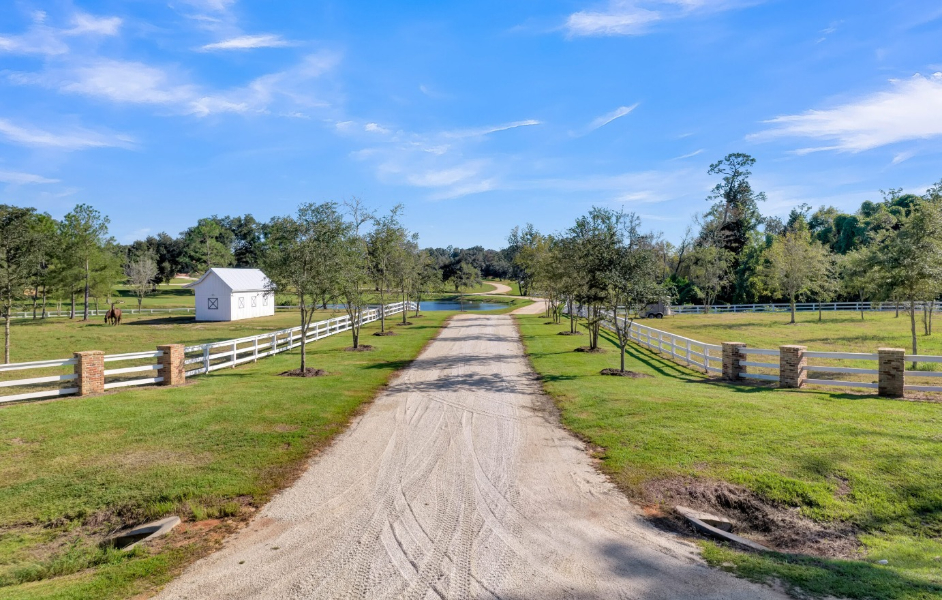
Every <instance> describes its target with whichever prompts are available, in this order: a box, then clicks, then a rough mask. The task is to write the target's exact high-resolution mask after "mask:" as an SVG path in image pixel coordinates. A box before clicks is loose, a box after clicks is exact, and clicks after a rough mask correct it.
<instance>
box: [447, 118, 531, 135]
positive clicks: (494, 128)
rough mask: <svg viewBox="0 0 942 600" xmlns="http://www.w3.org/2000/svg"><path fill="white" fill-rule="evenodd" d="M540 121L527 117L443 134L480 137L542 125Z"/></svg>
mask: <svg viewBox="0 0 942 600" xmlns="http://www.w3.org/2000/svg"><path fill="white" fill-rule="evenodd" d="M541 124H542V123H541V122H540V121H537V120H536V119H525V120H523V121H513V122H511V123H504V124H502V125H491V126H487V127H478V128H474V129H460V130H457V131H447V132H445V133H443V134H442V135H443V136H444V137H446V138H469V137H480V136H484V135H488V134H491V133H497V132H498V131H507V130H508V129H516V128H517V127H532V126H533V125H541Z"/></svg>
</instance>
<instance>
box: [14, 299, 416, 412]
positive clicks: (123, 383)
mask: <svg viewBox="0 0 942 600" xmlns="http://www.w3.org/2000/svg"><path fill="white" fill-rule="evenodd" d="M403 306H405V310H415V303H414V302H407V303H406V304H405V305H403V303H402V302H397V303H395V304H387V305H386V307H385V309H384V311H385V315H386V316H387V317H390V316H392V315H395V314H399V313H401V312H402V311H403ZM381 310H383V309H382V308H380V307H378V308H373V309H369V310H367V311H364V313H363V317H362V321H361V322H362V323H363V324H366V323H371V322H373V321H378V320H379V319H380V316H381V315H382V312H381ZM350 324H351V320H350V317H349V316H347V315H344V316H342V317H336V318H333V319H327V320H326V321H318V322H316V323H311V325H310V326H309V328H308V334H307V341H308V342H312V341H316V340H319V339H322V338H325V337H328V336H331V335H336V334H338V333H341V332H343V331H348V330H349V329H350ZM300 345H301V327H300V326H299V327H293V328H290V329H282V330H279V331H274V332H272V333H265V334H262V335H256V336H252V337H245V338H237V339H233V340H225V341H222V342H212V343H209V344H201V345H196V346H187V347H186V348H185V350H184V352H185V354H186V356H187V358H186V360H185V364H187V365H195V364H198V365H199V366H198V367H196V368H194V369H190V370H188V371H186V376H187V377H191V376H196V375H200V374H203V373H208V372H210V371H215V370H217V369H222V368H226V367H230V368H231V367H235V366H236V365H240V364H243V363H246V362H254V361H256V360H258V359H259V358H264V357H266V356H272V355H274V354H278V353H280V352H286V351H288V350H291V349H292V348H297V347H299V346H300ZM162 354H163V353H162V352H161V351H159V350H152V351H146V352H128V353H124V354H109V355H105V357H104V362H105V363H112V362H126V363H142V362H143V363H145V364H133V365H131V366H124V367H119V368H114V369H105V371H104V376H105V383H104V389H106V390H109V389H114V388H120V387H129V386H139V385H153V384H155V383H160V382H161V381H163V377H162V376H161V373H160V371H161V369H162V367H161V365H160V364H154V361H153V359H156V358H160V357H161V356H162ZM77 363H78V361H77V359H76V358H65V359H61V360H40V361H32V362H24V363H12V364H7V365H0V376H2V375H3V374H4V373H10V372H13V371H35V370H43V369H59V370H60V371H61V369H62V368H63V367H73V368H74V367H75V365H76V364H77ZM77 379H78V375H77V374H76V373H65V374H63V373H60V374H56V375H46V376H42V377H29V378H25V379H14V380H9V381H0V390H2V389H6V388H14V387H27V388H30V387H32V388H35V387H37V386H44V385H48V384H56V383H57V384H59V385H67V386H69V387H60V388H57V389H43V390H39V391H29V392H24V393H21V394H13V395H0V404H2V403H4V402H14V401H18V400H37V399H42V398H54V397H58V396H69V395H73V394H77V393H78V392H79V388H78V387H75V385H74V384H72V382H75V381H76V380H77ZM70 384H71V385H70Z"/></svg>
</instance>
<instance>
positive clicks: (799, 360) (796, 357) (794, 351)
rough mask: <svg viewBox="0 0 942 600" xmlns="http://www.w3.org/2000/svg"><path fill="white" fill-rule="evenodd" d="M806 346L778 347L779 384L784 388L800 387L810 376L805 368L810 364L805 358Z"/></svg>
mask: <svg viewBox="0 0 942 600" xmlns="http://www.w3.org/2000/svg"><path fill="white" fill-rule="evenodd" d="M805 350H807V348H806V347H805V346H779V349H778V352H779V354H778V385H779V387H784V388H800V387H801V386H802V385H804V383H805V379H807V378H808V374H807V373H805V371H804V368H805V366H806V365H807V364H808V359H807V358H805Z"/></svg>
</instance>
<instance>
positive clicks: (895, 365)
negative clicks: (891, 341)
mask: <svg viewBox="0 0 942 600" xmlns="http://www.w3.org/2000/svg"><path fill="white" fill-rule="evenodd" d="M877 354H878V355H879V357H880V364H879V366H878V367H877V370H878V371H879V379H878V383H877V390H878V392H879V394H880V395H881V396H889V397H890V398H902V397H903V392H904V388H903V385H904V384H905V377H906V375H905V373H906V360H905V356H906V351H905V350H903V349H902V348H878V349H877Z"/></svg>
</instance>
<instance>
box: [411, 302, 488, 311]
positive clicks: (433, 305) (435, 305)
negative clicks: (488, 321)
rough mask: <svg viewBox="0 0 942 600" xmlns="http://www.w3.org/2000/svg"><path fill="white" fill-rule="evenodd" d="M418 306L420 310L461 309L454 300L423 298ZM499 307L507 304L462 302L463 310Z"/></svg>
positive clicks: (459, 304) (458, 303)
mask: <svg viewBox="0 0 942 600" xmlns="http://www.w3.org/2000/svg"><path fill="white" fill-rule="evenodd" d="M420 306H421V308H422V310H461V308H462V306H461V303H460V302H457V301H455V300H423V301H422V303H421V305H420ZM500 308H507V305H506V304H501V303H499V302H465V303H464V309H465V310H498V309H500Z"/></svg>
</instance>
